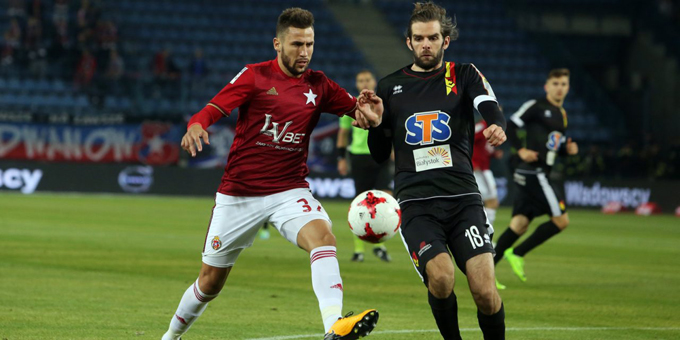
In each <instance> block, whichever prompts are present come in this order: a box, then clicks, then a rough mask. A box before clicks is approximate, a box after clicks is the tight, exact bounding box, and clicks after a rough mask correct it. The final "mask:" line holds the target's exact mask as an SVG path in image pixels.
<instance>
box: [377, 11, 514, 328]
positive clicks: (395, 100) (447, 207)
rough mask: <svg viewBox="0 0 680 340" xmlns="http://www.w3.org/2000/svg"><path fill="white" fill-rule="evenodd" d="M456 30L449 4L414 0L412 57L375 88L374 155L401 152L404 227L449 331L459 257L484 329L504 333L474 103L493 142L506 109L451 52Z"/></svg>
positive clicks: (399, 193)
mask: <svg viewBox="0 0 680 340" xmlns="http://www.w3.org/2000/svg"><path fill="white" fill-rule="evenodd" d="M457 36H458V31H457V29H456V27H455V25H454V24H453V23H452V20H451V18H450V17H448V16H447V15H446V10H445V9H444V8H442V7H439V6H437V5H435V4H434V3H432V2H427V3H416V4H415V9H414V11H413V13H412V14H411V19H410V21H409V26H408V30H407V37H406V44H407V46H408V48H409V49H410V50H411V51H412V52H413V56H414V63H413V64H412V65H408V66H406V67H404V68H402V69H400V70H398V71H396V72H394V73H392V74H391V75H389V76H387V77H385V78H383V79H382V80H381V81H380V83H379V84H378V91H377V95H378V96H379V97H380V98H381V99H382V100H383V105H384V109H385V111H384V114H383V120H382V123H381V125H380V126H379V127H377V128H372V129H370V133H369V147H370V149H371V154H372V155H373V157H374V158H375V160H376V161H378V162H382V161H384V160H386V159H387V158H388V157H389V156H390V152H391V150H392V147H393V146H394V152H395V156H396V159H395V160H396V174H395V196H396V197H397V199H398V200H399V202H400V205H401V209H402V229H401V234H402V238H403V239H404V242H405V243H406V245H407V248H408V251H409V254H410V255H411V258H412V260H413V264H414V266H415V268H416V270H417V271H418V273H419V274H420V275H421V278H422V279H423V282H424V283H425V285H426V286H427V287H428V296H429V303H430V306H431V308H432V313H433V315H434V318H435V321H436V322H437V326H438V327H439V330H440V332H441V334H442V336H443V337H444V339H447V340H448V339H460V338H461V336H460V331H459V328H458V315H457V309H458V307H457V302H456V296H455V294H454V292H453V287H454V266H453V262H452V260H451V255H450V253H449V251H450V252H451V253H452V254H453V257H454V259H455V261H456V264H457V265H458V267H459V268H460V269H461V270H462V271H463V272H464V273H466V275H467V277H468V282H469V286H470V291H471V292H472V296H473V298H474V301H475V303H476V305H477V307H478V313H477V316H478V319H479V325H480V328H481V329H482V332H483V333H484V338H485V339H504V338H505V314H504V310H503V304H502V301H501V298H500V296H499V295H498V291H497V290H496V285H495V276H494V268H493V257H492V254H493V247H492V245H491V235H490V234H491V233H492V232H493V229H492V227H491V226H490V225H488V224H487V219H486V215H485V214H484V208H483V204H482V200H481V196H480V194H479V190H478V189H477V184H476V182H475V177H474V175H473V172H472V163H471V155H472V146H473V138H474V123H475V122H474V114H473V113H474V111H473V109H475V108H476V109H477V110H479V112H480V113H481V114H482V116H483V117H484V119H485V120H486V122H487V123H488V124H489V127H488V128H487V129H486V130H485V131H484V135H485V137H486V138H487V139H488V140H489V142H490V143H491V144H492V145H494V146H496V145H500V144H501V143H503V142H504V141H505V139H506V137H505V133H504V131H503V129H504V128H505V119H504V118H503V115H502V113H501V111H500V109H499V107H498V103H497V101H496V98H495V95H494V93H493V91H492V89H491V86H490V85H489V83H488V82H487V81H486V79H485V78H484V76H483V75H482V74H481V73H480V72H479V70H477V68H475V66H474V65H472V64H455V63H453V62H444V61H443V57H444V50H446V49H447V48H448V47H449V43H450V42H451V40H455V39H456V37H457Z"/></svg>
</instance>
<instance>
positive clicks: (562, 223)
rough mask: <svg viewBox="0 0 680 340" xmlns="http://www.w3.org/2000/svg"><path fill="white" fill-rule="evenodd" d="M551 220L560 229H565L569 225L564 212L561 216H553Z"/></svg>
mask: <svg viewBox="0 0 680 340" xmlns="http://www.w3.org/2000/svg"><path fill="white" fill-rule="evenodd" d="M552 221H553V223H555V225H556V226H557V227H558V228H560V230H564V229H567V227H568V226H569V215H567V214H566V213H565V214H564V215H562V216H558V217H553V218H552Z"/></svg>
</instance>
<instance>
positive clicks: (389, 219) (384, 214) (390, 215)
mask: <svg viewBox="0 0 680 340" xmlns="http://www.w3.org/2000/svg"><path fill="white" fill-rule="evenodd" d="M347 222H348V223H349V228H350V229H351V230H352V232H353V233H354V235H357V236H358V237H359V238H360V239H362V240H364V241H366V242H370V243H381V242H384V241H387V240H389V239H390V238H392V236H394V234H396V233H397V231H398V230H399V227H400V226H401V209H400V208H399V203H397V200H395V199H394V197H392V196H390V195H389V194H388V193H386V192H384V191H380V190H368V191H364V192H362V193H361V194H359V196H357V197H356V198H355V199H354V200H353V201H352V204H351V205H350V206H349V213H348V214H347Z"/></svg>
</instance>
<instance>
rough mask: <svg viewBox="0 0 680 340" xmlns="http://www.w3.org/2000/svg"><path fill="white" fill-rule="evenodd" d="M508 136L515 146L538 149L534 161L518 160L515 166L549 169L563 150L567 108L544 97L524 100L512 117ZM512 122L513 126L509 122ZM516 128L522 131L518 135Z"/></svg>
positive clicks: (548, 170)
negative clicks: (520, 134)
mask: <svg viewBox="0 0 680 340" xmlns="http://www.w3.org/2000/svg"><path fill="white" fill-rule="evenodd" d="M510 121H511V122H512V124H510V129H509V130H508V135H509V136H508V138H509V140H510V143H511V146H512V148H513V149H515V150H519V149H521V148H526V149H529V150H533V151H537V152H538V160H537V161H536V162H533V163H525V162H522V161H520V163H519V165H518V166H517V168H518V169H523V170H531V171H543V172H550V169H551V168H552V166H553V165H554V164H555V159H556V158H557V155H558V154H565V153H566V148H565V145H566V137H565V136H564V134H565V132H566V129H567V112H566V111H565V110H564V108H562V107H558V106H555V105H553V104H551V103H550V102H549V101H548V100H547V99H546V98H539V99H533V100H530V101H528V102H526V103H524V104H523V105H522V106H521V107H520V108H519V110H517V112H515V113H514V114H513V115H512V116H511V117H510ZM513 124H514V126H512V125H513ZM517 128H519V129H523V130H524V131H525V133H524V134H522V136H521V137H520V136H518V134H517V132H518V131H517Z"/></svg>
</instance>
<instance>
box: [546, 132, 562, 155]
mask: <svg viewBox="0 0 680 340" xmlns="http://www.w3.org/2000/svg"><path fill="white" fill-rule="evenodd" d="M564 140H565V138H564V135H562V133H561V132H559V131H553V132H551V133H550V135H549V136H548V142H546V143H545V146H546V147H547V148H548V150H552V151H557V150H559V149H560V146H561V145H562V143H564Z"/></svg>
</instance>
